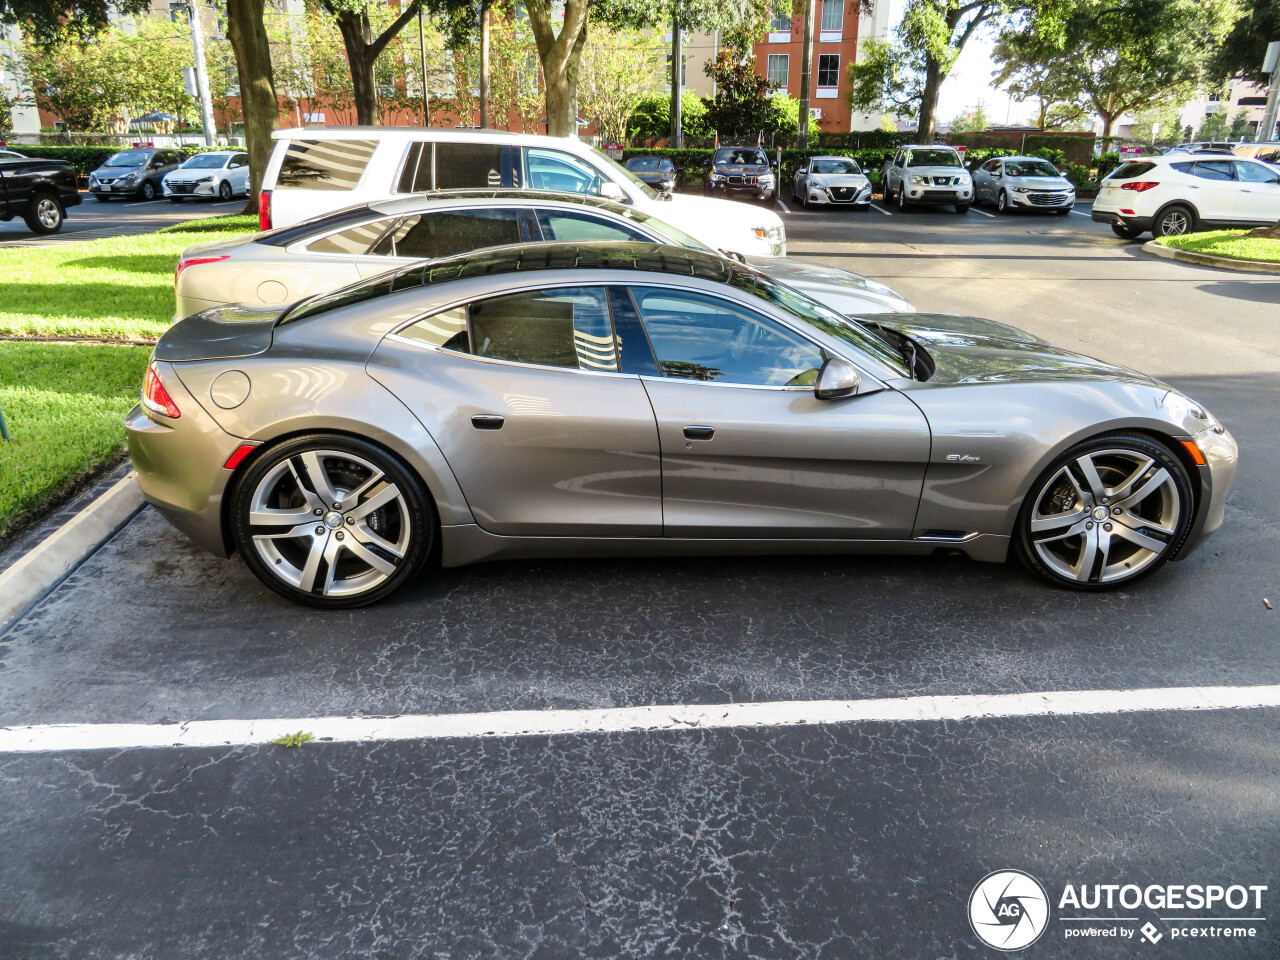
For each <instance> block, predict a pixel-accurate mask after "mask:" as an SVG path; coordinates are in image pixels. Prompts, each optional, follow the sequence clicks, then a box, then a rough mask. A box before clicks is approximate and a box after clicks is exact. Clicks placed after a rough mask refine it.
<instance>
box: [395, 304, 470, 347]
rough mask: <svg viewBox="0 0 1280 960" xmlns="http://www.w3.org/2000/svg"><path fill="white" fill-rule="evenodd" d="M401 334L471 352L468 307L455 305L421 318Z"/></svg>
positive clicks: (440, 345) (438, 345) (421, 341)
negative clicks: (449, 308) (468, 332)
mask: <svg viewBox="0 0 1280 960" xmlns="http://www.w3.org/2000/svg"><path fill="white" fill-rule="evenodd" d="M400 336H402V337H408V338H409V339H410V340H417V341H419V342H420V343H426V344H429V345H430V346H433V347H441V348H442V349H445V350H457V351H458V352H459V353H470V352H471V339H470V337H469V336H468V334H467V308H466V307H454V308H453V309H451V310H446V311H444V312H443V313H437V314H436V315H435V316H432V317H427V318H425V319H423V320H419V321H418V322H417V323H415V324H413V325H412V326H408V327H405V328H404V329H403V330H401V331H400Z"/></svg>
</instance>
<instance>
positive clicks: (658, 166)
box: [627, 157, 675, 173]
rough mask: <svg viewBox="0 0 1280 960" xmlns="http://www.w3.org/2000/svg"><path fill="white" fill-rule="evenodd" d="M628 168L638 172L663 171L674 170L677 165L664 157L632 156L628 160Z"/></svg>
mask: <svg viewBox="0 0 1280 960" xmlns="http://www.w3.org/2000/svg"><path fill="white" fill-rule="evenodd" d="M627 169H628V170H632V171H634V172H636V173H663V172H668V171H671V170H674V169H675V166H674V165H673V164H672V163H671V161H670V160H667V159H666V158H664V157H632V158H631V159H630V160H628V161H627Z"/></svg>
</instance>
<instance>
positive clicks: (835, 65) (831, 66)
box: [818, 53, 840, 87]
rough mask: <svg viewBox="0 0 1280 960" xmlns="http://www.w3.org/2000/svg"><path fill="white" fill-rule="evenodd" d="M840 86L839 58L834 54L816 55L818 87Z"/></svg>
mask: <svg viewBox="0 0 1280 960" xmlns="http://www.w3.org/2000/svg"><path fill="white" fill-rule="evenodd" d="M839 85H840V57H839V56H838V55H837V54H834V53H823V54H819V55H818V86H820V87H836V86H839Z"/></svg>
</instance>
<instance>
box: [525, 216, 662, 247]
mask: <svg viewBox="0 0 1280 960" xmlns="http://www.w3.org/2000/svg"><path fill="white" fill-rule="evenodd" d="M538 226H540V227H541V228H542V239H544V240H560V241H568V242H574V243H590V242H591V241H593V240H639V241H640V242H641V243H648V242H650V240H649V238H648V237H646V236H645V235H644V234H642V233H640V231H638V230H632V229H630V228H628V227H625V226H623V225H622V224H620V223H614V222H613V221H610V220H603V219H601V218H600V217H592V216H588V215H587V214H583V213H569V212H563V211H559V210H541V211H539V212H538Z"/></svg>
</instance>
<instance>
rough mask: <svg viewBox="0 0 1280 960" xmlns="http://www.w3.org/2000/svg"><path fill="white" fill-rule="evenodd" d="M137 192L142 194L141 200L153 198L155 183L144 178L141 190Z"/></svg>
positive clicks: (154, 195) (154, 196)
mask: <svg viewBox="0 0 1280 960" xmlns="http://www.w3.org/2000/svg"><path fill="white" fill-rule="evenodd" d="M139 192H140V193H141V194H142V199H143V200H154V199H155V198H156V185H155V184H154V183H152V182H151V181H150V180H144V181H143V182H142V190H141V191H139Z"/></svg>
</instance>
